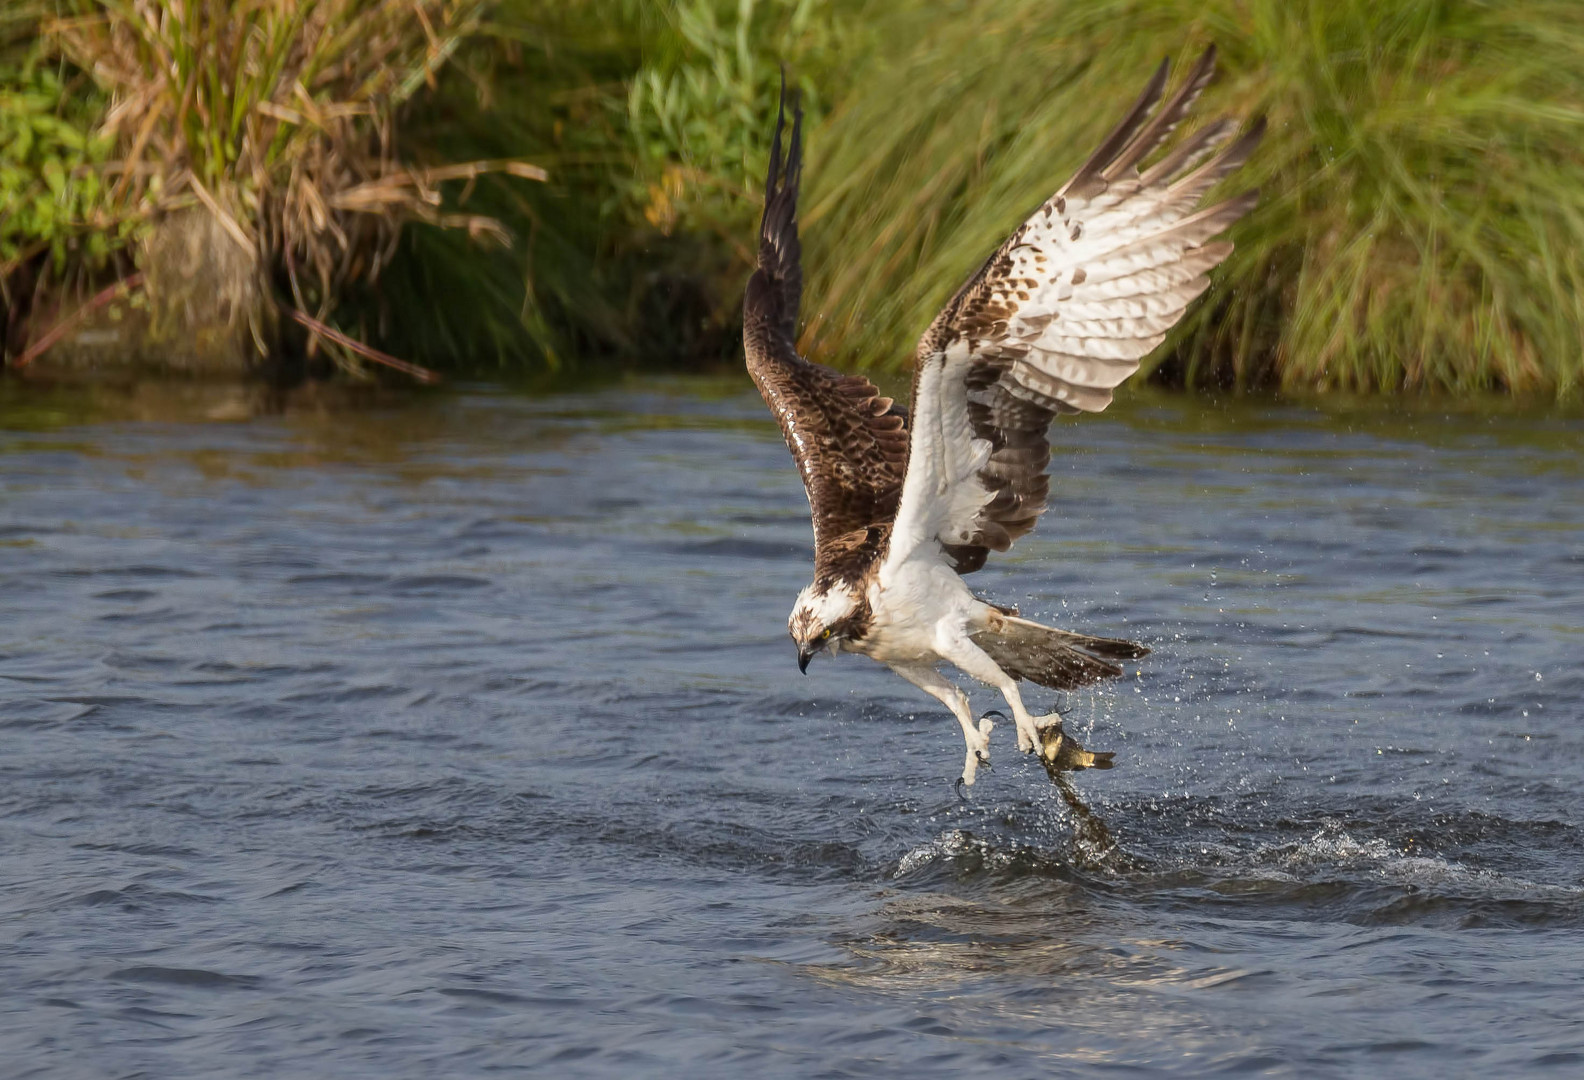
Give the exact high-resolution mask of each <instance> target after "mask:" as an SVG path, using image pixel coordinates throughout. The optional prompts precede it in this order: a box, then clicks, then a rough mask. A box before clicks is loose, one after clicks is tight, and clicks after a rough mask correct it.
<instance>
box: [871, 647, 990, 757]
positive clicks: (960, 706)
mask: <svg viewBox="0 0 1584 1080" xmlns="http://www.w3.org/2000/svg"><path fill="white" fill-rule="evenodd" d="M890 667H891V670H892V671H894V672H896V673H897V674H898V675H900V676H902V677H903V678H904V679H906V680H907V681H908V682H910V683H912V684H913V685H914V686H916V687H918V688H919V689H920V690H922V691H924V692H925V693H926V694H928V695H929V696H930V697H932V698H934V699H935V700H936V701H939V702H940V703H941V704H942V705H944V706H946V707H947V708H948V709H950V710H951V711H952V715H953V716H955V717H956V718H957V723H959V724H961V725H962V733H963V742H965V743H967V744H968V753H967V755H966V756H965V757H964V758H963V771H962V776H960V777H958V779H957V782H958V783H959V784H965V785H967V786H969V787H972V786H973V782H974V777H975V774H976V773H977V772H978V771H979V766H981V765H983V766H984V767H985V768H987V769H988V768H990V731H991V729H993V728H994V727H995V722H994V721H992V720H991V719H990V718H989V717H988V716H986V717H984V718H983V719H982V720H980V721H979V723H978V724H977V725H975V724H974V722H973V711H972V710H971V709H970V708H969V707H968V695H967V694H965V693H963V692H962V691H961V690H960V689H958V688H957V686H956V685H954V684H953V683H951V682H950V681H949V680H947V679H946V677H945V676H943V675H942V674H941V673H940V672H938V671H936V670H935V669H934V668H932V667H930V666H929V665H928V664H892V665H890Z"/></svg>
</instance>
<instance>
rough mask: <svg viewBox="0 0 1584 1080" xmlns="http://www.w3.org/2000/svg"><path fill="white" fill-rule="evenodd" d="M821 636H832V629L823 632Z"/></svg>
mask: <svg viewBox="0 0 1584 1080" xmlns="http://www.w3.org/2000/svg"><path fill="white" fill-rule="evenodd" d="M820 636H821V637H830V631H829V630H827V631H825V632H824V633H823V634H821V635H820Z"/></svg>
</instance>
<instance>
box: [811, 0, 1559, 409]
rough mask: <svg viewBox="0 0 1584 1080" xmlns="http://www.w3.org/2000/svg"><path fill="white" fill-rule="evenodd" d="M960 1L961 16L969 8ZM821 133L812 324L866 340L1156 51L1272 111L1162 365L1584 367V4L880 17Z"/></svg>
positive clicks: (1370, 383) (1316, 369)
mask: <svg viewBox="0 0 1584 1080" xmlns="http://www.w3.org/2000/svg"><path fill="white" fill-rule="evenodd" d="M969 26H974V27H976V28H977V32H976V33H968V32H967V29H968V27H969ZM890 27H891V29H890V31H889V32H888V34H887V35H886V36H887V38H888V39H889V40H892V41H894V42H900V44H899V45H898V46H897V47H896V48H895V49H894V51H893V53H892V56H893V60H892V62H891V63H890V64H889V65H888V66H887V67H886V68H885V69H884V70H882V71H877V72H874V73H872V74H871V76H870V77H869V79H868V81H867V83H866V86H865V87H864V89H863V90H862V92H861V93H856V94H854V95H853V97H852V99H851V100H850V102H848V103H847V107H846V108H845V109H843V110H842V111H840V112H839V113H838V114H836V115H835V116H833V117H832V119H831V121H830V122H829V124H828V125H827V126H826V127H825V128H824V129H823V130H821V131H818V132H816V133H815V134H814V136H813V138H812V139H811V142H812V146H813V150H812V155H811V156H812V160H811V163H810V172H811V175H812V177H813V182H812V184H811V185H810V186H811V188H812V189H813V191H812V194H813V198H812V201H811V206H810V210H809V212H808V214H807V215H806V216H805V221H806V223H807V226H806V232H807V233H808V236H809V240H808V250H809V254H810V266H811V271H812V274H811V279H810V282H809V294H810V296H811V297H812V298H813V299H814V304H815V305H816V310H819V311H821V312H823V315H824V317H823V319H822V321H821V323H820V324H819V325H818V326H816V327H815V328H814V329H813V331H812V333H811V334H810V340H809V341H808V342H806V344H808V345H810V346H812V347H813V348H814V349H815V350H816V351H817V352H821V353H823V354H826V355H831V356H845V357H855V358H857V359H859V360H860V361H865V360H867V361H868V362H871V363H876V364H879V365H883V366H891V365H895V364H896V363H898V362H899V361H905V358H906V343H907V342H908V341H909V340H910V338H911V337H912V336H913V335H914V334H916V332H917V328H918V327H921V326H923V325H925V323H926V322H927V321H928V319H929V317H930V316H931V314H932V313H933V311H934V310H935V308H936V306H937V305H938V303H939V302H940V301H941V300H942V299H943V298H944V297H945V296H946V295H949V292H950V290H951V288H953V287H954V285H955V283H956V282H957V281H958V280H960V279H961V278H962V277H963V275H964V274H966V273H967V272H968V271H969V270H970V269H971V268H972V266H973V265H974V264H975V262H976V261H977V260H978V259H979V258H980V257H981V253H982V252H984V251H985V250H987V249H988V247H989V246H990V245H992V244H994V243H995V242H996V241H997V240H998V238H999V237H1001V236H1002V235H1004V234H1005V232H1006V230H1007V228H1008V226H1009V225H1010V224H1011V223H1013V222H1014V221H1015V220H1016V219H1017V217H1018V213H1019V211H1020V210H1022V209H1024V208H1027V207H1030V206H1032V205H1035V204H1036V203H1037V202H1038V201H1039V200H1040V199H1041V198H1042V197H1043V196H1044V195H1045V194H1046V193H1047V192H1048V191H1049V190H1050V189H1051V187H1052V186H1053V185H1054V183H1058V182H1060V180H1061V179H1063V178H1064V177H1065V175H1066V174H1067V171H1068V170H1070V169H1071V168H1072V167H1073V165H1075V164H1076V163H1077V162H1078V161H1079V160H1081V158H1082V157H1083V155H1084V153H1085V152H1087V150H1088V149H1089V148H1090V147H1091V146H1092V145H1093V143H1094V141H1095V140H1096V138H1097V137H1098V136H1099V135H1100V134H1101V133H1102V132H1103V131H1104V129H1105V128H1106V127H1108V126H1109V125H1110V124H1111V123H1112V122H1113V120H1114V115H1115V114H1116V113H1117V112H1118V110H1119V109H1121V108H1122V107H1124V106H1125V103H1126V102H1127V101H1128V100H1129V98H1130V95H1131V94H1133V93H1134V92H1135V90H1136V87H1137V86H1138V85H1139V84H1140V83H1141V82H1142V80H1143V79H1144V78H1145V77H1146V75H1147V73H1148V71H1149V69H1150V66H1151V65H1152V64H1153V63H1154V62H1155V61H1156V60H1157V58H1158V57H1160V56H1162V55H1170V56H1175V57H1176V58H1177V60H1178V62H1179V63H1181V62H1183V61H1186V60H1188V59H1189V58H1190V57H1191V55H1192V54H1193V53H1194V52H1195V51H1197V50H1198V49H1199V48H1200V47H1201V45H1202V43H1204V42H1207V41H1214V42H1215V43H1216V44H1217V45H1218V46H1219V48H1220V50H1221V55H1222V72H1223V74H1222V77H1221V79H1220V80H1219V83H1218V85H1217V86H1216V87H1214V88H1213V89H1212V91H1211V93H1209V94H1208V95H1207V100H1206V101H1205V102H1204V103H1203V104H1202V106H1201V111H1202V113H1204V114H1208V115H1214V113H1215V112H1217V111H1231V112H1234V113H1238V114H1242V115H1244V116H1250V115H1253V114H1256V113H1265V114H1267V115H1268V116H1269V117H1270V121H1271V131H1270V134H1269V135H1268V136H1267V138H1266V140H1265V143H1264V144H1263V145H1262V146H1261V148H1260V150H1259V152H1258V153H1257V154H1256V155H1255V157H1254V159H1253V160H1252V161H1251V162H1250V164H1249V166H1248V167H1247V168H1246V169H1245V170H1244V172H1243V173H1242V174H1241V176H1240V177H1239V178H1237V179H1235V180H1234V181H1232V183H1234V184H1239V183H1241V184H1246V183H1250V182H1252V183H1256V184H1258V185H1259V186H1260V187H1261V188H1262V190H1263V191H1264V193H1265V195H1264V199H1263V202H1262V204H1261V205H1260V207H1259V208H1258V209H1257V210H1256V211H1255V212H1254V213H1253V214H1251V215H1250V216H1249V218H1248V219H1246V220H1245V221H1244V222H1243V223H1241V224H1240V226H1239V227H1238V228H1237V229H1236V230H1235V231H1234V233H1233V237H1234V239H1235V240H1236V241H1237V243H1238V248H1239V250H1238V252H1237V254H1235V255H1234V256H1233V257H1232V259H1231V260H1229V262H1228V263H1227V264H1226V266H1225V267H1223V268H1222V272H1221V273H1220V275H1219V277H1218V280H1217V283H1216V286H1215V288H1214V289H1213V290H1212V292H1211V293H1210V294H1209V295H1208V296H1207V297H1206V298H1205V300H1204V301H1203V302H1201V304H1200V305H1198V306H1197V307H1196V308H1195V310H1194V312H1193V314H1192V316H1191V317H1190V318H1189V319H1188V320H1187V321H1186V324H1185V325H1184V326H1183V327H1182V328H1181V330H1180V332H1179V333H1177V334H1176V335H1175V336H1174V339H1173V343H1172V346H1171V347H1169V348H1168V349H1166V350H1163V351H1162V352H1161V353H1159V354H1157V357H1158V359H1159V361H1160V363H1161V365H1162V366H1161V368H1160V369H1158V371H1159V374H1160V376H1161V377H1163V378H1166V379H1170V380H1177V381H1182V382H1187V383H1190V384H1202V383H1206V382H1218V383H1221V382H1226V383H1237V384H1240V385H1249V384H1254V383H1260V382H1276V383H1278V384H1279V385H1281V386H1282V387H1284V388H1287V389H1304V390H1307V389H1326V390H1331V389H1350V390H1380V389H1385V390H1393V389H1397V388H1401V387H1407V388H1425V389H1433V390H1450V391H1470V390H1479V389H1485V388H1502V389H1508V390H1513V391H1540V392H1546V393H1567V392H1569V391H1571V390H1572V389H1574V388H1575V387H1576V386H1577V384H1578V382H1579V380H1580V377H1581V374H1584V360H1581V351H1584V350H1581V346H1584V340H1581V335H1584V299H1581V296H1580V293H1579V284H1580V282H1581V281H1584V154H1581V150H1580V147H1581V136H1584V8H1581V7H1579V6H1578V5H1577V4H1575V3H1569V2H1558V0H1511V2H1507V3H1500V4H1496V3H1476V2H1468V0H1464V2H1458V0H1451V2H1440V3H1422V2H1418V0H1369V2H1364V0H1309V2H1307V3H1306V2H1297V3H1294V2H1290V0H1208V2H1206V0H1194V2H1191V3H1190V2H1177V0H1171V2H1159V0H1150V2H1147V3H1146V2H1119V0H1110V2H1107V0H1066V2H1060V3H1048V2H1044V0H1007V2H1002V3H997V4H993V5H992V4H982V5H973V6H971V7H970V8H969V9H966V10H963V11H961V12H959V14H957V15H955V16H953V17H950V18H942V19H934V18H930V17H928V16H926V14H925V12H924V10H923V8H922V7H920V8H919V9H918V10H917V11H916V12H915V13H913V14H911V15H904V16H896V17H894V19H893V21H892V22H891V23H890Z"/></svg>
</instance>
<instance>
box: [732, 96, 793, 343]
mask: <svg viewBox="0 0 1584 1080" xmlns="http://www.w3.org/2000/svg"><path fill="white" fill-rule="evenodd" d="M801 97H802V95H800V94H799V93H798V92H797V91H796V90H793V91H791V92H790V93H788V91H787V80H786V69H785V68H783V69H782V72H781V96H780V101H779V104H778V106H777V109H776V125H775V134H774V136H773V137H772V138H771V142H770V165H769V168H768V170H767V171H766V174H765V204H764V216H763V218H761V219H760V223H759V252H758V267H757V269H756V270H755V271H754V274H753V276H752V277H751V278H750V279H749V282H748V295H747V298H746V306H745V309H744V312H743V318H744V325H745V329H747V330H760V329H762V330H766V331H769V332H771V333H773V334H775V335H777V336H779V337H780V338H781V339H782V344H783V345H785V346H787V347H790V346H791V345H792V342H793V341H794V340H795V339H796V336H797V318H798V307H799V304H800V302H801V300H802V295H803V270H802V265H801V259H802V249H801V247H800V245H799V243H798V222H797V200H798V186H799V183H800V181H801V179H802V175H803V103H802V100H801ZM789 98H790V103H791V106H792V136H791V139H790V140H789V141H788V142H787V143H786V150H785V153H784V154H783V152H782V137H783V135H784V134H785V131H786V114H787V105H788V99H789Z"/></svg>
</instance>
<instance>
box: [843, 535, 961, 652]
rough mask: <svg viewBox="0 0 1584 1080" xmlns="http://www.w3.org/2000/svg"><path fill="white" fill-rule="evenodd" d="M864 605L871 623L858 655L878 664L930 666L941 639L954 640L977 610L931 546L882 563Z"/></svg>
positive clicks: (952, 572) (955, 574)
mask: <svg viewBox="0 0 1584 1080" xmlns="http://www.w3.org/2000/svg"><path fill="white" fill-rule="evenodd" d="M868 600H869V607H870V609H871V610H872V611H873V612H874V618H873V622H872V623H871V624H870V630H869V633H868V634H867V635H865V637H864V640H863V641H862V642H859V643H858V651H860V652H863V653H864V654H866V655H868V656H870V657H872V658H874V659H876V660H879V661H881V662H884V663H932V662H934V661H935V660H937V659H939V652H938V648H939V643H940V641H941V640H942V634H943V633H945V634H946V636H948V637H955V636H957V635H958V634H959V633H960V632H961V630H962V628H963V627H964V626H965V625H966V624H967V621H968V619H969V618H970V617H971V616H972V614H973V612H974V610H975V609H976V608H977V607H980V606H981V605H980V604H979V601H977V600H975V599H974V597H973V594H972V593H971V592H969V591H968V586H967V585H966V584H965V583H964V582H963V579H962V578H961V577H960V576H959V575H958V574H957V573H956V571H954V570H952V568H951V567H949V566H947V565H946V563H945V561H944V560H943V559H942V557H941V555H940V552H939V551H938V550H937V549H936V548H935V545H933V544H930V545H925V546H923V547H921V548H919V549H917V550H915V552H914V554H913V556H912V557H911V558H907V559H903V560H901V561H898V562H890V561H888V562H887V564H886V566H885V569H884V570H883V571H882V572H881V573H880V574H879V575H877V576H876V578H875V580H874V581H873V582H871V583H870V585H869V591H868Z"/></svg>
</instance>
